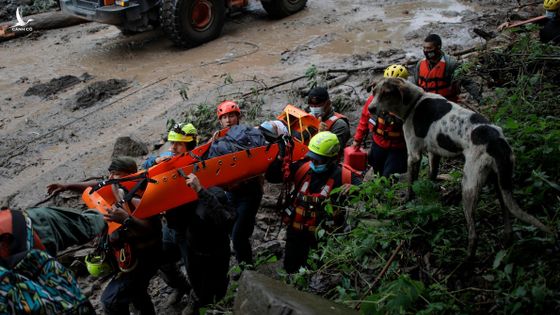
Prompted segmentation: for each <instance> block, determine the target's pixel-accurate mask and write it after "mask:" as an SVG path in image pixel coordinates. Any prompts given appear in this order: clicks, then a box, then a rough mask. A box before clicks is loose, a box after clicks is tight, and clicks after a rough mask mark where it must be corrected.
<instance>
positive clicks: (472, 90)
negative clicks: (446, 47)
mask: <svg viewBox="0 0 560 315" xmlns="http://www.w3.org/2000/svg"><path fill="white" fill-rule="evenodd" d="M441 45H442V43H441V38H440V37H439V35H436V34H430V35H428V36H427V37H426V38H425V39H424V45H423V52H424V56H425V58H423V59H421V60H420V61H418V63H417V64H416V71H415V72H414V83H415V84H416V85H418V86H419V87H421V88H423V89H424V90H425V91H426V92H430V93H436V94H439V95H441V96H443V97H445V98H447V99H448V100H450V101H453V102H458V101H459V93H460V91H461V89H460V86H461V85H462V86H463V87H464V88H465V89H466V90H467V92H469V94H470V95H471V96H472V97H473V99H474V100H475V101H476V102H477V103H480V102H481V95H480V91H479V88H478V86H476V84H475V83H474V82H473V81H472V80H470V79H467V78H462V79H461V80H455V78H454V72H455V70H456V69H457V66H458V63H457V60H456V59H455V58H453V57H451V56H449V55H447V54H445V53H444V52H443V51H442V50H441Z"/></svg>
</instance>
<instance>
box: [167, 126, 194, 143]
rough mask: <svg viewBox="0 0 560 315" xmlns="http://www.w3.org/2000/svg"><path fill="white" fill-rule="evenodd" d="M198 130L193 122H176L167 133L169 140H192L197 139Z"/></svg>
mask: <svg viewBox="0 0 560 315" xmlns="http://www.w3.org/2000/svg"><path fill="white" fill-rule="evenodd" d="M196 138H197V130H196V128H195V127H194V125H193V124H175V126H173V128H171V130H170V131H169V134H168V135H167V141H173V142H191V141H196Z"/></svg>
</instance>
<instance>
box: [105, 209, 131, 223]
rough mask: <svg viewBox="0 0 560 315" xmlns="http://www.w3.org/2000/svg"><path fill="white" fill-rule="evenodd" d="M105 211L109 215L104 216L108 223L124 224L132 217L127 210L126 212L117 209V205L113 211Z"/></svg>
mask: <svg viewBox="0 0 560 315" xmlns="http://www.w3.org/2000/svg"><path fill="white" fill-rule="evenodd" d="M105 210H107V213H106V214H104V215H103V216H104V217H105V220H107V221H111V222H117V223H119V224H122V223H123V222H124V220H126V219H128V218H129V217H130V215H129V214H128V212H126V210H124V209H123V208H121V207H117V205H113V206H112V208H111V209H107V208H106V209H105Z"/></svg>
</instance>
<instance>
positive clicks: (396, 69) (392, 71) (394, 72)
mask: <svg viewBox="0 0 560 315" xmlns="http://www.w3.org/2000/svg"><path fill="white" fill-rule="evenodd" d="M558 1H560V0H558ZM383 77H385V78H403V79H405V80H406V79H408V70H406V68H405V67H404V66H402V65H397V64H395V65H390V66H388V67H387V69H385V73H383Z"/></svg>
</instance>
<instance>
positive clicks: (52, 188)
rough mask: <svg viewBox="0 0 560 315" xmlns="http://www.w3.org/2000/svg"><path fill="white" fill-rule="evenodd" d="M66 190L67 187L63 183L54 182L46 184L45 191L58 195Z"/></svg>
mask: <svg viewBox="0 0 560 315" xmlns="http://www.w3.org/2000/svg"><path fill="white" fill-rule="evenodd" d="M66 190H68V188H67V187H66V185H64V184H58V183H55V184H50V185H48V186H47V193H48V194H49V195H58V194H59V193H61V192H63V191H66Z"/></svg>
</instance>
